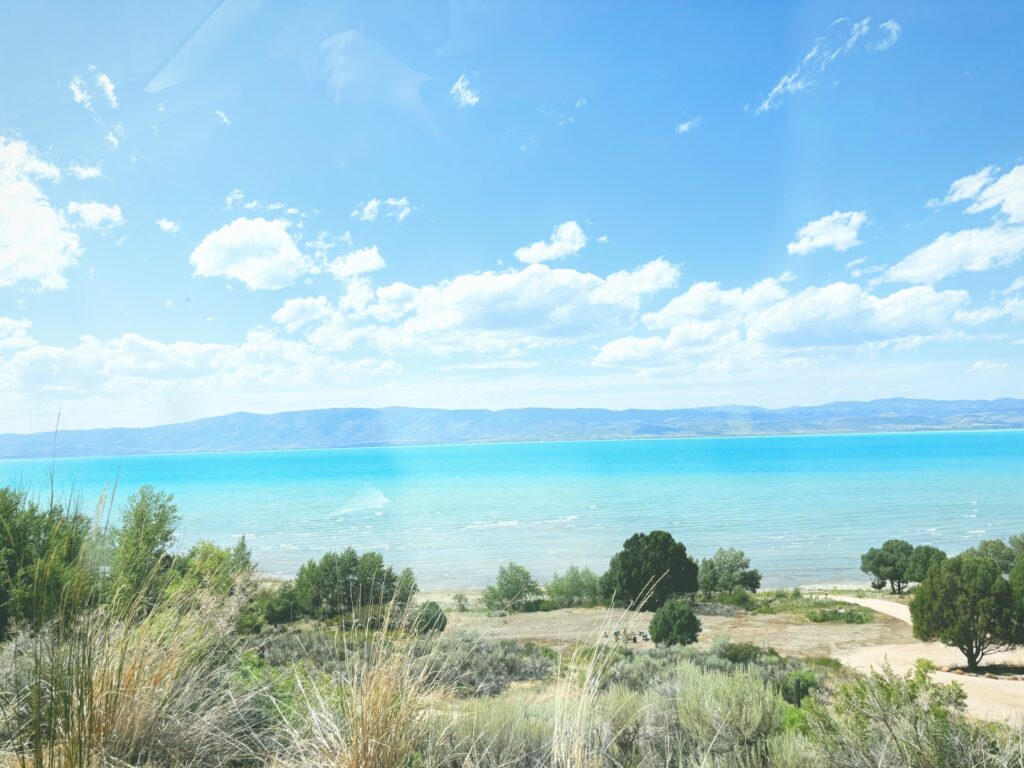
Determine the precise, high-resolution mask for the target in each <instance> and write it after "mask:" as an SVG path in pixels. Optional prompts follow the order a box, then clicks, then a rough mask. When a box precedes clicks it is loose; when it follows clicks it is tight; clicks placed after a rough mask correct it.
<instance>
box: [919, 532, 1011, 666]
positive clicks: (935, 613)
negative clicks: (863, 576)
mask: <svg viewBox="0 0 1024 768" xmlns="http://www.w3.org/2000/svg"><path fill="white" fill-rule="evenodd" d="M1016 608H1017V606H1016V605H1015V601H1014V595H1013V590H1012V589H1011V587H1010V582H1009V581H1007V580H1006V579H1005V578H1004V577H1003V574H1002V572H1001V571H1000V567H999V565H998V564H997V563H996V562H995V561H993V560H991V559H989V558H987V557H982V556H981V555H978V554H976V553H972V552H967V553H964V554H961V555H958V556H957V557H951V558H949V559H947V560H945V561H943V562H942V563H940V564H939V565H937V566H936V567H934V568H933V569H932V570H931V571H929V573H928V576H927V577H926V578H925V580H924V581H923V582H921V585H920V586H919V587H918V588H917V590H916V591H915V592H914V599H913V601H912V602H911V603H910V615H911V617H912V619H913V623H914V636H915V637H917V638H919V639H921V640H927V641H932V640H938V641H939V642H941V643H944V644H945V645H951V646H953V647H955V648H958V649H959V650H960V652H961V653H963V655H964V657H965V658H966V659H967V668H968V669H970V670H972V671H973V670H976V669H977V668H978V664H979V662H981V660H982V659H983V658H984V657H985V656H987V655H988V654H990V653H993V652H996V651H1001V650H1005V649H1007V648H1010V647H1012V646H1013V645H1014V644H1015V642H1016V641H1017V640H1018V639H1019V633H1020V622H1019V621H1018V618H1019V617H1018V613H1017V610H1016Z"/></svg>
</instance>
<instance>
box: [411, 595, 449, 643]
mask: <svg viewBox="0 0 1024 768" xmlns="http://www.w3.org/2000/svg"><path fill="white" fill-rule="evenodd" d="M447 626H448V617H447V616H445V613H444V611H442V610H441V606H439V605H438V604H437V603H435V602H434V601H433V600H431V601H430V602H427V603H424V604H423V605H421V606H420V607H419V609H418V610H417V611H416V614H415V615H414V617H413V621H412V631H413V632H415V633H416V634H417V635H425V634H428V633H430V632H444V630H445V627H447Z"/></svg>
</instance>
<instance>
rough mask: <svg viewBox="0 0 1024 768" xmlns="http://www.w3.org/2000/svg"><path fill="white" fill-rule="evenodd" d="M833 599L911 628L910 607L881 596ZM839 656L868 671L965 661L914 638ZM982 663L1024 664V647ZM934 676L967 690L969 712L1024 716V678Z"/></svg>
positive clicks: (1000, 717)
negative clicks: (885, 666) (886, 666)
mask: <svg viewBox="0 0 1024 768" xmlns="http://www.w3.org/2000/svg"><path fill="white" fill-rule="evenodd" d="M832 599H834V600H844V601H846V602H849V603H854V604H856V605H863V606H864V607H866V608H870V609H871V610H873V611H875V612H876V613H884V614H886V615H887V616H891V617H893V618H895V619H896V620H898V621H902V622H904V624H905V625H906V626H907V628H908V629H909V627H910V623H911V622H910V608H909V607H908V606H907V605H905V604H901V603H898V602H894V601H891V600H884V599H879V598H856V597H846V596H842V595H832ZM836 658H838V659H839V660H840V661H842V662H843V663H844V664H846V665H847V666H849V667H852V668H854V669H859V670H862V671H867V670H870V669H878V668H879V667H881V666H882V665H883V664H886V663H888V664H889V666H890V667H892V669H893V670H894V671H896V672H900V673H904V672H906V671H907V670H909V669H912V668H913V666H914V664H915V662H916V661H917V660H918V659H928V660H929V661H931V662H932V663H934V664H935V665H936V666H938V667H951V668H955V667H956V666H958V665H962V664H963V663H964V658H963V656H962V655H961V654H960V652H959V651H957V650H956V649H955V648H949V647H948V646H945V645H941V644H940V643H923V642H921V641H920V640H915V639H913V637H911V640H910V641H909V642H901V643H882V644H879V645H873V646H868V647H861V648H852V649H849V650H847V651H843V652H840V653H838V654H836ZM983 664H1003V665H1013V666H1024V650H1017V651H1012V652H1009V653H998V654H993V655H992V656H989V657H986V658H985V660H984V662H983ZM934 679H935V680H937V681H939V682H943V683H954V682H955V683H959V684H960V685H961V686H963V689H964V691H965V692H966V693H967V712H968V713H969V714H971V715H973V716H974V717H978V718H982V719H986V720H1004V719H1006V718H1012V717H1021V716H1024V681H1022V680H1011V679H1007V678H1002V679H994V680H993V679H990V678H986V677H974V676H968V675H957V674H954V673H952V672H936V673H935V674H934Z"/></svg>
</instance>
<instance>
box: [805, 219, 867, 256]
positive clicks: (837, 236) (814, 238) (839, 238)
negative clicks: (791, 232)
mask: <svg viewBox="0 0 1024 768" xmlns="http://www.w3.org/2000/svg"><path fill="white" fill-rule="evenodd" d="M867 220H868V216H867V213H866V212H865V211H833V212H832V213H830V214H829V215H828V216H822V217H821V218H820V219H816V220H814V221H811V222H808V223H807V224H804V225H803V226H802V227H800V229H799V230H798V231H797V233H796V240H795V241H793V242H792V243H789V244H788V245H787V246H786V250H787V251H788V252H789V253H796V254H800V255H801V256H803V255H805V254H808V253H810V252H811V251H816V250H818V249H819V248H832V249H834V250H837V251H840V252H843V251H848V250H850V249H851V248H853V247H854V246H857V245H860V239H859V238H858V231H859V230H860V228H861V227H862V226H863V225H864V224H865V223H866V222H867Z"/></svg>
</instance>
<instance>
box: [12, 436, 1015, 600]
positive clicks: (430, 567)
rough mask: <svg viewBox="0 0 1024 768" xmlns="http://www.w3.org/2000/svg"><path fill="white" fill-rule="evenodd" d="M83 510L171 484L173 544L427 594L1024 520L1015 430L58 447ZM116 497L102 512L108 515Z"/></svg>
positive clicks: (839, 558)
mask: <svg viewBox="0 0 1024 768" xmlns="http://www.w3.org/2000/svg"><path fill="white" fill-rule="evenodd" d="M49 469H50V460H48V459H46V460H38V459H31V460H3V461H0V482H2V483H7V482H10V483H13V484H14V485H16V486H19V487H21V488H24V489H26V490H28V491H29V492H30V493H31V494H33V495H35V496H37V497H40V498H42V497H44V496H48V494H49V477H48V472H49ZM55 469H56V478H57V479H56V489H57V492H58V494H60V495H62V496H65V497H66V496H68V495H72V494H73V495H77V496H78V497H79V498H80V499H81V501H82V504H83V506H84V508H86V509H88V510H92V508H93V507H94V506H95V504H96V500H97V499H98V498H100V496H101V494H102V493H103V492H104V489H105V488H106V489H108V491H109V489H110V488H112V487H113V485H114V483H115V482H116V483H117V500H120V501H123V500H124V498H125V497H126V496H127V495H128V494H129V493H131V492H132V491H134V490H135V489H136V488H138V486H140V485H142V484H144V483H149V484H151V485H154V486H156V487H157V488H158V489H160V490H164V491H167V492H170V493H173V494H174V496H175V500H176V502H177V504H178V507H179V509H180V511H181V514H182V524H181V526H180V528H179V544H180V545H181V546H182V547H186V546H188V545H190V544H191V543H193V542H194V541H196V540H198V539H210V540H213V541H215V542H217V543H219V544H232V543H234V542H235V541H236V540H237V538H238V537H239V536H241V535H245V537H246V541H247V542H248V543H249V545H250V547H251V548H252V550H253V553H254V556H255V558H256V560H257V561H258V563H259V566H260V569H261V570H262V571H264V572H265V573H267V574H269V575H278V576H289V575H291V574H293V573H294V572H295V570H296V569H297V568H298V566H299V565H301V564H302V563H303V562H304V561H306V560H308V559H309V558H311V557H318V556H319V555H320V554H322V553H323V552H324V551H326V550H328V549H337V548H343V547H346V546H353V547H355V548H356V549H359V550H364V549H375V550H379V551H381V552H383V553H385V557H386V559H387V560H388V562H389V563H390V564H393V565H396V566H399V567H404V566H410V567H411V568H413V570H414V571H415V572H416V575H417V577H418V579H419V582H420V584H421V585H422V586H423V587H426V588H434V589H443V588H456V587H460V588H462V587H464V588H472V587H475V586H479V585H482V584H485V583H487V582H488V581H489V580H490V579H491V578H493V575H494V572H495V571H496V569H497V566H498V564H499V563H503V562H507V561H509V560H515V561H517V562H519V563H522V564H523V565H525V566H527V567H528V568H530V570H531V571H532V572H533V573H534V575H536V576H537V577H538V578H540V579H542V580H544V579H547V578H549V577H550V576H551V574H552V572H553V571H555V570H563V569H564V567H565V566H567V565H569V564H577V565H589V566H591V567H593V568H594V569H595V570H603V569H604V568H605V566H606V565H607V563H608V559H609V558H610V557H611V555H612V554H614V552H615V551H616V550H617V549H618V547H619V546H621V544H622V541H623V540H624V539H625V538H626V537H627V536H629V535H630V534H632V533H634V532H636V531H648V530H653V529H658V528H660V529H664V530H668V531H671V532H672V533H673V535H675V537H676V538H677V539H681V540H682V541H683V542H684V543H685V544H686V546H687V548H688V550H689V551H690V553H691V554H692V555H694V556H696V557H704V556H707V555H709V554H711V553H712V552H713V551H714V550H715V549H716V548H717V547H719V546H735V547H739V548H741V549H743V550H745V551H746V553H747V554H748V555H749V556H750V557H751V560H752V561H753V564H754V565H755V566H756V567H758V568H760V569H761V571H762V573H763V574H764V577H765V583H766V584H768V585H775V586H794V585H798V584H808V583H823V582H844V581H857V582H861V581H863V580H864V576H863V575H862V574H861V573H860V571H859V564H860V554H861V553H862V552H863V551H864V550H865V549H867V548H868V547H870V546H877V545H878V544H880V543H881V542H882V541H884V540H885V539H887V538H892V537H898V538H905V539H907V540H909V541H911V542H912V543H914V544H924V543H928V544H934V545H935V546H938V547H941V548H942V549H944V550H946V551H947V552H949V553H955V552H958V551H960V550H962V549H964V548H966V547H968V546H971V545H973V544H975V543H977V541H978V540H979V539H983V538H1004V537H1006V536H1008V535H1010V534H1012V533H1018V532H1020V531H1022V530H1024V432H1020V431H1006V432H943V433H903V434H876V435H815V436H787V437H752V438H695V439H682V440H674V439H673V440H667V439H666V440H616V441H600V442H572V443H519V444H487V445H459V446H430V447H402V448H360V449H341V450H320V451H272V452H261V453H215V454H209V453H208V454H179V455H152V456H125V457H123V458H117V457H101V458H70V459H57V460H56V462H55ZM117 506H118V505H117V503H116V501H115V508H117Z"/></svg>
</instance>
